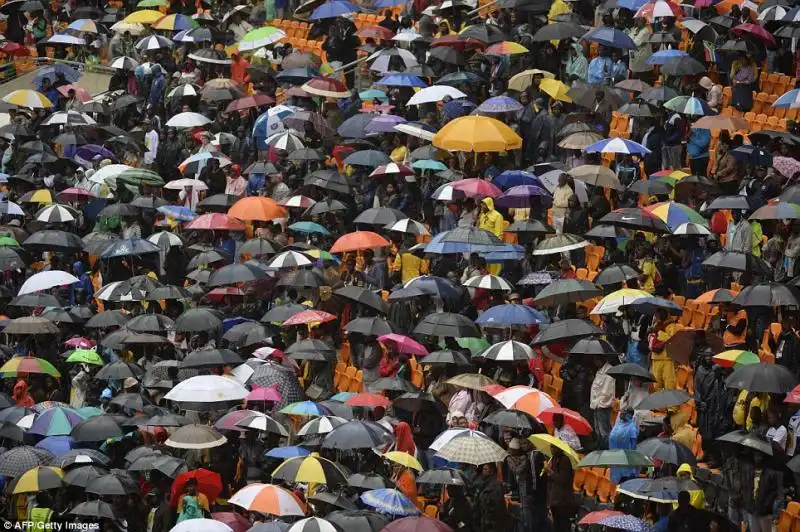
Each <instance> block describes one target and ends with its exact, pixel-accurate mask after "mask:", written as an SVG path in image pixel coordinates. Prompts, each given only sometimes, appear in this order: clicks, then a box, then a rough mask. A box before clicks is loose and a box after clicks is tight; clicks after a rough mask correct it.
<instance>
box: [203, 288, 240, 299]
mask: <svg viewBox="0 0 800 532" xmlns="http://www.w3.org/2000/svg"><path fill="white" fill-rule="evenodd" d="M243 295H245V294H244V292H242V289H241V288H239V287H238V286H220V287H219V288H215V289H213V290H212V291H210V292H209V293H207V294H206V296H207V297H208V298H209V299H212V300H214V301H221V300H222V299H223V298H224V297H225V296H243Z"/></svg>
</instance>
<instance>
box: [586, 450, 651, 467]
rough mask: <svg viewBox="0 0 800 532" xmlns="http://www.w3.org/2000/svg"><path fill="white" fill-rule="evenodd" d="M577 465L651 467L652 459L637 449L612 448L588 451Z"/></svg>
mask: <svg viewBox="0 0 800 532" xmlns="http://www.w3.org/2000/svg"><path fill="white" fill-rule="evenodd" d="M578 467H653V461H652V460H650V459H649V458H648V457H646V456H645V455H643V454H642V453H640V452H639V451H632V450H623V449H613V450H607V451H592V452H590V453H589V454H587V455H586V456H584V457H583V459H582V460H581V461H580V462H578Z"/></svg>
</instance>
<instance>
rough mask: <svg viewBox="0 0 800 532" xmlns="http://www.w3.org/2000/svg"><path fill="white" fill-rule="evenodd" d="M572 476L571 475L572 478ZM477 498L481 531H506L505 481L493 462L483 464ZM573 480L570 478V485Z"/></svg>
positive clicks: (477, 482) (476, 520)
mask: <svg viewBox="0 0 800 532" xmlns="http://www.w3.org/2000/svg"><path fill="white" fill-rule="evenodd" d="M571 478H572V477H570V479H571ZM476 484H477V490H476V491H477V495H476V497H475V498H476V500H477V502H478V504H477V508H476V510H477V512H478V516H477V519H475V522H478V523H480V527H479V530H481V532H505V531H506V517H507V516H506V500H505V492H504V490H503V483H502V482H500V479H499V478H497V467H496V466H495V465H494V464H493V463H489V464H483V466H481V476H480V479H478V480H477V481H476ZM571 485H572V480H570V486H571Z"/></svg>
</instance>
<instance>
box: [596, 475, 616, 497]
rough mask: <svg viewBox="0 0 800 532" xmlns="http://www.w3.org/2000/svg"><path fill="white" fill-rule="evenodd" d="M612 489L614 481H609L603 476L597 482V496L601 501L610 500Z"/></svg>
mask: <svg viewBox="0 0 800 532" xmlns="http://www.w3.org/2000/svg"><path fill="white" fill-rule="evenodd" d="M613 491H614V483H613V482H611V481H610V480H609V479H607V478H605V477H603V478H601V479H600V481H599V482H598V483H597V498H598V499H599V500H600V502H602V503H607V502H610V501H611V497H612V494H613Z"/></svg>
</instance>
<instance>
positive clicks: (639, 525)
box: [598, 515, 652, 532]
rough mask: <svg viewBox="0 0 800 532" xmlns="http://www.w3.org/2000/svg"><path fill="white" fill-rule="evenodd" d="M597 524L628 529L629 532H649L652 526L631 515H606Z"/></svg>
mask: <svg viewBox="0 0 800 532" xmlns="http://www.w3.org/2000/svg"><path fill="white" fill-rule="evenodd" d="M598 524H599V525H602V526H606V527H608V528H616V529H618V530H628V531H629V532H650V531H651V530H652V527H651V526H650V525H648V524H647V523H645V522H644V521H642V520H641V519H639V518H637V517H634V516H632V515H614V516H611V517H606V518H605V519H603V520H602V521H600V523H598Z"/></svg>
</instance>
